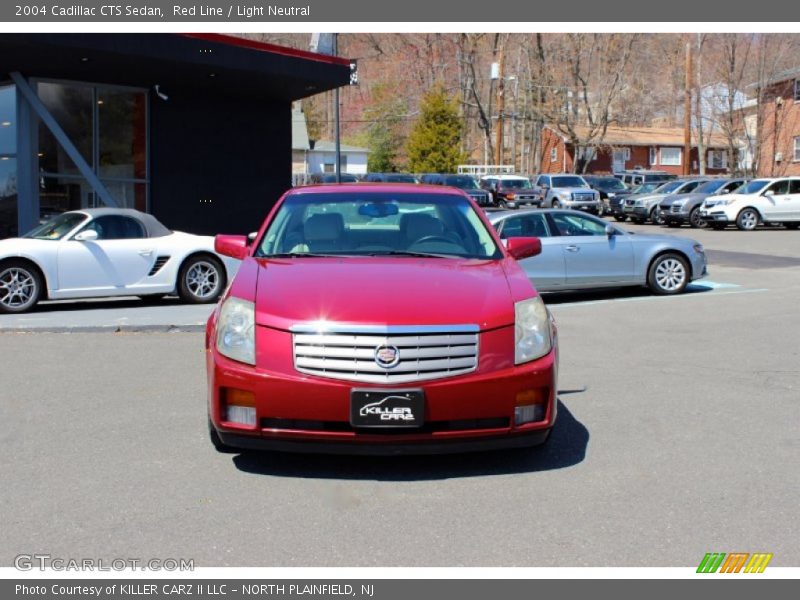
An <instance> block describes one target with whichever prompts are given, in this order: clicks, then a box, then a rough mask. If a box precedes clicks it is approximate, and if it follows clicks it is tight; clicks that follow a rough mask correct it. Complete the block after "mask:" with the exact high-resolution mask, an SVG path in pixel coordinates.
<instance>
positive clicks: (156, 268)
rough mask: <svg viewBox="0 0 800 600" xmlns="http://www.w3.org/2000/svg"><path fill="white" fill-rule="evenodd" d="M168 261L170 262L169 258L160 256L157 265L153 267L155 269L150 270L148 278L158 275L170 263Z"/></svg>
mask: <svg viewBox="0 0 800 600" xmlns="http://www.w3.org/2000/svg"><path fill="white" fill-rule="evenodd" d="M168 260H169V256H159V257H158V258H157V259H156V262H155V264H154V265H153V268H152V269H150V272H149V273H148V274H147V276H148V277H152V276H153V275H155V274H156V273H158V272H159V271H160V270H161V269H162V267H163V266H164V265H165V264H167V261H168Z"/></svg>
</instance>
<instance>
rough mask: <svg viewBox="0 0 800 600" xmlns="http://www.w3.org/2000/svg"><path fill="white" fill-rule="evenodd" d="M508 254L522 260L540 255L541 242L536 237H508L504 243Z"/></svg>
mask: <svg viewBox="0 0 800 600" xmlns="http://www.w3.org/2000/svg"><path fill="white" fill-rule="evenodd" d="M506 249H507V250H508V253H509V254H510V255H511V256H513V257H514V258H516V259H517V260H522V259H523V258H530V257H531V256H537V255H539V254H541V253H542V240H540V239H539V238H538V237H510V238H508V241H507V242H506Z"/></svg>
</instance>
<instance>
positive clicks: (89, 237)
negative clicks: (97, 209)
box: [72, 229, 98, 242]
mask: <svg viewBox="0 0 800 600" xmlns="http://www.w3.org/2000/svg"><path fill="white" fill-rule="evenodd" d="M97 238H98V235H97V232H96V231H95V230H94V229H84V230H83V231H81V232H79V233H76V234H75V237H74V238H72V239H73V240H75V241H76V242H93V241H95V240H96V239H97Z"/></svg>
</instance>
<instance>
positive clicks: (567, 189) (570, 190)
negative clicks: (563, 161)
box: [550, 187, 595, 194]
mask: <svg viewBox="0 0 800 600" xmlns="http://www.w3.org/2000/svg"><path fill="white" fill-rule="evenodd" d="M550 189H551V190H552V191H554V192H556V193H564V192H568V193H570V194H571V193H573V192H589V193H591V194H593V193H594V192H595V190H593V189H592V188H588V187H560V188H550Z"/></svg>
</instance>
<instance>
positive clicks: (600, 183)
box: [594, 177, 628, 192]
mask: <svg viewBox="0 0 800 600" xmlns="http://www.w3.org/2000/svg"><path fill="white" fill-rule="evenodd" d="M594 184H595V185H596V186H597V187H598V188H600V189H601V190H603V191H606V190H608V191H610V192H613V191H614V190H626V189H628V188H626V187H625V184H624V183H622V182H621V181H620V180H619V179H617V178H616V177H605V178H603V179H595V180H594Z"/></svg>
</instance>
